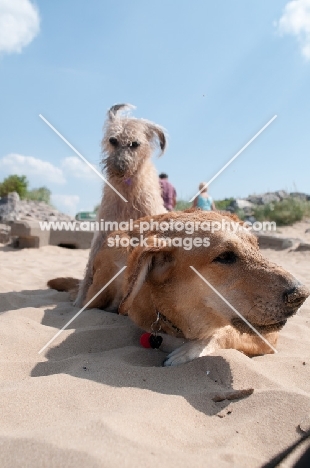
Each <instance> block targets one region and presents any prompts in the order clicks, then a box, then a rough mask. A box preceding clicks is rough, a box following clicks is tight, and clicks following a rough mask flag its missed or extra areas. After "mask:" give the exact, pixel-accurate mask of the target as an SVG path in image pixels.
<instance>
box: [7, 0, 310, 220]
mask: <svg viewBox="0 0 310 468" xmlns="http://www.w3.org/2000/svg"><path fill="white" fill-rule="evenodd" d="M8 18H9V19H10V22H8ZM3 24H6V29H5V34H4V32H3V28H2V33H1V32H0V86H1V105H0V128H1V130H2V131H1V139H0V179H2V178H3V177H5V176H7V175H8V174H12V173H19V174H26V175H27V177H28V179H29V181H30V186H31V187H32V188H35V187H38V186H42V185H45V186H46V187H48V188H50V189H51V191H52V193H53V203H54V204H55V206H57V208H59V209H60V210H62V211H65V212H69V213H71V214H75V212H76V211H80V210H90V209H92V208H93V207H94V206H95V205H96V204H97V203H98V202H99V200H100V195H101V187H102V181H101V180H100V179H99V178H98V176H96V175H95V174H94V175H92V174H91V173H90V171H89V170H88V169H87V167H86V166H85V165H84V163H82V162H81V161H79V160H78V159H77V156H76V155H75V154H74V152H73V151H72V150H71V149H70V148H69V147H67V146H66V145H65V143H64V142H63V141H61V140H60V139H59V137H58V136H57V135H55V134H54V133H53V132H52V131H51V130H50V129H49V128H48V127H47V126H46V124H45V123H44V122H43V121H42V120H41V119H40V118H39V114H40V113H41V114H42V115H43V116H44V117H46V118H47V119H48V120H49V121H50V122H51V123H52V124H53V125H54V126H55V127H56V128H57V129H58V130H59V131H60V132H61V133H62V134H63V135H64V136H65V137H66V138H67V139H68V140H69V141H70V142H71V143H72V144H73V146H75V147H76V148H77V150H78V151H80V152H81V153H82V154H83V156H85V157H86V158H87V159H88V160H89V161H90V162H91V163H92V164H94V165H98V163H99V161H100V140H101V137H102V126H103V123H104V120H105V115H106V111H107V109H108V108H109V107H110V106H111V105H113V104H115V103H120V102H128V103H131V104H134V105H135V106H137V109H136V110H135V111H134V113H133V115H134V116H136V117H144V118H147V119H149V120H153V121H154V122H156V123H158V124H161V125H163V126H164V127H165V128H166V129H167V132H168V135H169V146H168V149H167V151H166V153H165V154H164V155H163V157H162V158H159V159H158V158H156V157H155V158H154V159H153V161H154V164H155V165H156V167H157V169H158V171H164V172H167V173H168V174H169V178H170V180H171V182H172V183H173V184H174V185H175V187H176V189H177V193H178V195H179V198H183V199H189V198H190V197H191V196H192V195H194V193H195V192H196V191H197V187H198V184H199V182H202V181H208V180H209V179H211V178H212V177H213V175H214V174H215V173H216V172H217V171H218V170H219V169H221V167H222V166H223V165H224V164H225V163H226V162H227V161H228V160H229V159H230V158H231V157H232V156H234V154H235V153H237V151H239V150H240V148H241V147H242V146H243V145H244V144H246V143H247V141H248V140H249V139H250V138H252V137H253V135H254V134H255V133H256V132H257V131H259V130H260V128H261V127H262V126H263V125H265V123H266V122H268V120H270V119H271V118H272V117H273V116H274V115H275V114H277V115H278V117H277V119H276V120H275V121H274V122H273V123H272V124H271V125H270V127H268V129H267V130H266V131H265V132H264V133H263V134H261V135H260V136H259V137H258V138H257V140H256V141H255V142H253V144H252V145H251V146H250V147H248V148H247V149H246V150H245V151H244V153H242V154H241V155H240V156H239V157H238V158H237V160H236V161H234V162H233V163H232V164H231V166H230V167H229V168H227V169H226V170H225V171H224V172H223V173H222V174H221V175H220V176H219V177H218V178H217V179H216V180H215V181H214V182H213V183H212V184H211V185H210V193H211V194H212V195H213V197H214V198H215V199H222V198H225V197H230V196H233V197H244V196H247V195H249V194H252V193H261V192H265V191H268V190H270V191H273V190H279V189H286V190H288V191H296V190H298V191H302V192H307V193H310V187H309V180H310V177H309V172H310V171H309V169H310V154H309V150H310V131H309V123H310V119H309V117H310V115H309V114H310V87H309V83H310V34H309V32H308V31H310V0H294V1H287V0H273V1H272V2H262V1H261V0H252V1H251V2H249V1H248V0H234V1H233V2H232V1H231V0H218V1H217V2H211V1H207V0H192V1H189V0H178V1H174V0H173V1H172V0H157V1H156V2H149V1H146V0H130V1H128V0H90V1H88V2H85V1H82V0H67V1H65V2H60V1H59V2H46V1H43V0H37V1H36V2H30V0H0V31H1V25H3ZM8 25H10V26H8ZM27 28H28V29H27Z"/></svg>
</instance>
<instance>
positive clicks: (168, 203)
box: [159, 173, 177, 211]
mask: <svg viewBox="0 0 310 468" xmlns="http://www.w3.org/2000/svg"><path fill="white" fill-rule="evenodd" d="M159 183H160V187H161V196H162V198H163V201H164V206H165V208H166V210H168V211H172V210H173V208H174V207H175V205H176V203H177V192H176V190H175V188H174V187H173V185H172V184H171V183H170V182H169V180H168V175H167V174H164V173H162V174H159Z"/></svg>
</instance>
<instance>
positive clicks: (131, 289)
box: [118, 246, 175, 315]
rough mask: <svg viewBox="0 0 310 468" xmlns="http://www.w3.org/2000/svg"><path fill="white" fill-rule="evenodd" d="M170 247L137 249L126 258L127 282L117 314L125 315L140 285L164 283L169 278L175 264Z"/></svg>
mask: <svg viewBox="0 0 310 468" xmlns="http://www.w3.org/2000/svg"><path fill="white" fill-rule="evenodd" d="M173 250H174V249H173V248H171V247H165V246H164V247H147V248H142V247H137V248H135V249H134V250H133V252H132V254H131V255H130V257H129V258H128V263H127V275H128V276H127V281H126V283H125V290H124V295H123V299H122V301H121V303H120V306H119V309H118V312H119V313H120V314H122V315H126V313H127V311H128V309H129V308H130V307H131V305H132V302H133V300H134V298H135V297H136V296H137V294H138V292H139V291H140V289H141V287H142V285H143V284H144V283H145V282H146V281H149V282H151V283H157V284H158V283H160V284H162V283H164V282H166V281H167V280H169V278H170V277H171V275H170V274H171V269H172V267H173V266H174V264H175V258H174V255H173Z"/></svg>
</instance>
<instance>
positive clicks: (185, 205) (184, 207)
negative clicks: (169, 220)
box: [174, 200, 192, 211]
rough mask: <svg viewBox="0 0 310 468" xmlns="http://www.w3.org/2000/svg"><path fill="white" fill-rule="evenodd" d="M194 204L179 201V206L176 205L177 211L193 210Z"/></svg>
mask: <svg viewBox="0 0 310 468" xmlns="http://www.w3.org/2000/svg"><path fill="white" fill-rule="evenodd" d="M191 206H192V203H189V202H187V201H185V200H179V201H177V204H176V205H175V208H174V209H175V211H183V210H188V209H189V208H191Z"/></svg>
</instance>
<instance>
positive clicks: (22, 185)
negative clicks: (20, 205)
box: [0, 174, 51, 205]
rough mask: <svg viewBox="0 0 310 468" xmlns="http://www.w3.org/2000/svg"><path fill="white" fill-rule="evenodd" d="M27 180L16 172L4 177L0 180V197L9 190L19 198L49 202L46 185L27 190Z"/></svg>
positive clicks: (4, 195)
mask: <svg viewBox="0 0 310 468" xmlns="http://www.w3.org/2000/svg"><path fill="white" fill-rule="evenodd" d="M28 185H29V182H28V180H27V177H26V176H24V175H22V176H19V175H17V174H13V175H10V176H8V177H6V178H5V179H4V180H3V181H2V182H0V197H6V196H7V195H8V194H9V193H11V192H17V193H18V195H19V196H20V198H21V199H26V200H34V201H42V202H45V203H47V204H48V205H49V204H50V201H51V191H50V190H49V189H48V188H46V187H39V188H34V189H31V190H28Z"/></svg>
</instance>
